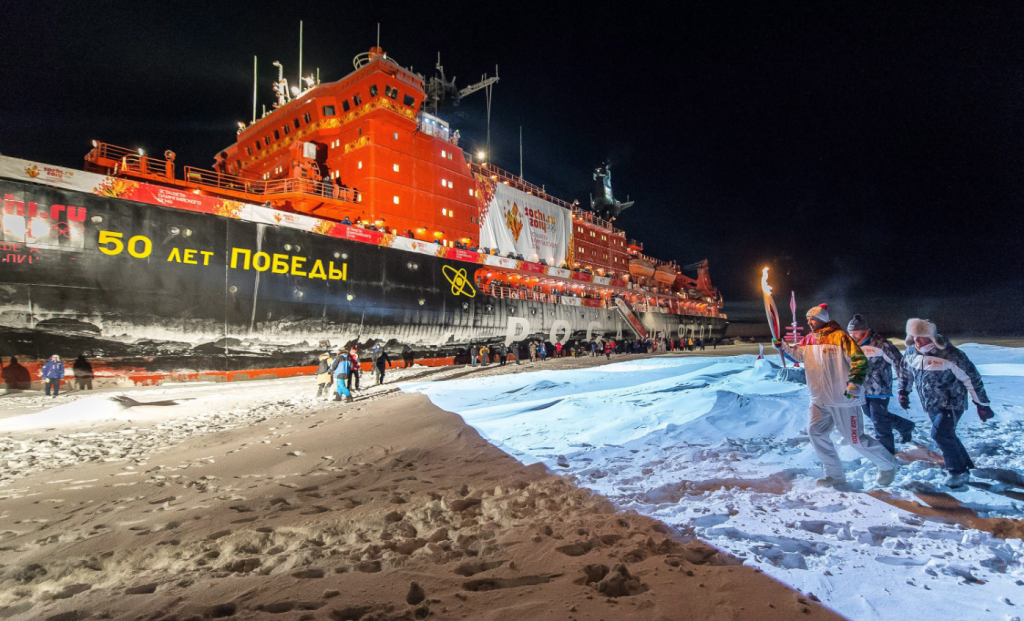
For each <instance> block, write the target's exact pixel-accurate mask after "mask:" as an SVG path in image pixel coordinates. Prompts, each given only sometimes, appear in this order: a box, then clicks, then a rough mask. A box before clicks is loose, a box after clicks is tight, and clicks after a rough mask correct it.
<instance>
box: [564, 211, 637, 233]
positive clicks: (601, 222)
mask: <svg viewBox="0 0 1024 621" xmlns="http://www.w3.org/2000/svg"><path fill="white" fill-rule="evenodd" d="M572 217H573V218H575V219H577V220H583V221H584V222H588V223H590V224H593V225H595V226H599V227H601V228H603V229H606V230H608V231H611V233H612V235H623V236H624V235H625V234H626V232H625V231H623V230H622V229H619V228H616V227H615V226H614V225H613V224H612V223H611V222H609V221H607V220H605V219H603V218H599V217H598V216H596V215H595V214H594V213H593V212H591V211H585V210H583V209H580V208H579V207H573V208H572Z"/></svg>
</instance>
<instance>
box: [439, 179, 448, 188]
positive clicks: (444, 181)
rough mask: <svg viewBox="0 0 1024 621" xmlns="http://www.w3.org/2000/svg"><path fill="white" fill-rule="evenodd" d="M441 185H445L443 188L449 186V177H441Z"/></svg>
mask: <svg viewBox="0 0 1024 621" xmlns="http://www.w3.org/2000/svg"><path fill="white" fill-rule="evenodd" d="M441 187H443V188H447V187H448V180H447V179H441Z"/></svg>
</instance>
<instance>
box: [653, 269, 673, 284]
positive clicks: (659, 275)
mask: <svg viewBox="0 0 1024 621" xmlns="http://www.w3.org/2000/svg"><path fill="white" fill-rule="evenodd" d="M654 280H657V281H658V282H660V283H661V284H663V285H671V284H672V283H674V282H675V281H676V270H675V269H674V268H673V267H672V266H671V265H659V266H658V269H656V270H654Z"/></svg>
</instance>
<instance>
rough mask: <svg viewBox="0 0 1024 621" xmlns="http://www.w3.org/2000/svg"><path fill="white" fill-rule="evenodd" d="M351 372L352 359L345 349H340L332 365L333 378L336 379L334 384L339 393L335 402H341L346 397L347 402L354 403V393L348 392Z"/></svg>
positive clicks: (335, 397) (335, 396)
mask: <svg viewBox="0 0 1024 621" xmlns="http://www.w3.org/2000/svg"><path fill="white" fill-rule="evenodd" d="M351 372H352V359H351V358H349V356H348V353H347V352H346V351H345V350H344V349H339V350H338V354H337V355H336V356H335V357H334V362H333V363H332V364H331V376H333V377H334V384H335V386H336V387H337V393H336V394H335V395H334V400H335V401H341V396H342V395H345V402H346V403H351V402H352V393H350V392H349V391H348V376H349V373H351Z"/></svg>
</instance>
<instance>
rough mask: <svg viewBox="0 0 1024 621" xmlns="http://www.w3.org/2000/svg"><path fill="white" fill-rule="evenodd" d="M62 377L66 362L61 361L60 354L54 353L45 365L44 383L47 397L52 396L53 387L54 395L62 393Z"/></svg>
mask: <svg viewBox="0 0 1024 621" xmlns="http://www.w3.org/2000/svg"><path fill="white" fill-rule="evenodd" d="M62 379H64V363H63V362H61V361H60V356H58V355H57V354H54V355H52V356H50V359H49V360H47V361H46V364H44V365H43V384H44V389H45V390H46V396H47V397H49V396H50V389H51V388H52V389H53V396H54V397H56V396H57V395H58V394H59V393H60V381H61V380H62Z"/></svg>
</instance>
